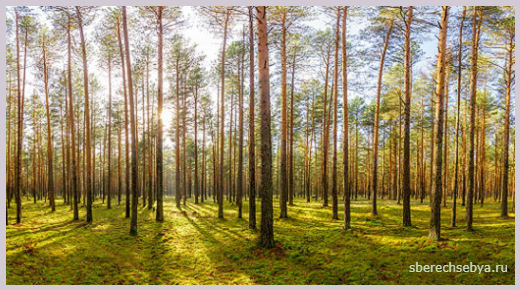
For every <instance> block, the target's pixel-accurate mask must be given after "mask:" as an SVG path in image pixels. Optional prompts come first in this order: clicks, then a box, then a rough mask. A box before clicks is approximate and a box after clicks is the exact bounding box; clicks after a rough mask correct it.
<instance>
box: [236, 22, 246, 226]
mask: <svg viewBox="0 0 520 290" xmlns="http://www.w3.org/2000/svg"><path fill="white" fill-rule="evenodd" d="M242 38H243V39H242V55H241V57H240V62H239V63H240V65H241V68H240V71H241V73H240V74H239V75H240V76H239V80H240V82H239V83H238V86H239V89H238V165H237V166H238V170H237V174H238V176H237V205H238V218H242V199H243V195H244V186H243V184H242V183H243V181H242V179H243V176H244V173H243V170H244V168H243V163H244V148H243V147H244V112H243V107H244V90H243V87H244V86H243V75H244V72H243V71H244V56H245V31H244V35H243V37H242Z"/></svg>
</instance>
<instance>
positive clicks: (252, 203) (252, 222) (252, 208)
mask: <svg viewBox="0 0 520 290" xmlns="http://www.w3.org/2000/svg"><path fill="white" fill-rule="evenodd" d="M248 8H249V137H248V141H249V142H248V143H249V148H248V154H249V156H248V163H249V166H248V167H249V228H250V229H252V230H256V183H255V166H256V164H255V63H254V62H255V61H254V59H255V52H254V40H255V38H254V35H253V33H254V31H253V30H254V29H253V18H254V15H253V6H249V7H248Z"/></svg>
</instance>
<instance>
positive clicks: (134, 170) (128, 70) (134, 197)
mask: <svg viewBox="0 0 520 290" xmlns="http://www.w3.org/2000/svg"><path fill="white" fill-rule="evenodd" d="M126 22H127V21H126V6H123V36H124V39H125V53H126V57H125V60H126V73H127V78H128V95H129V96H128V97H129V98H128V99H129V100H130V127H131V132H132V212H131V220H130V235H137V203H138V198H139V196H137V174H138V173H137V142H136V133H137V128H136V124H135V116H134V115H135V110H134V87H133V84H132V63H131V60H130V44H129V39H128V27H127V23H126Z"/></svg>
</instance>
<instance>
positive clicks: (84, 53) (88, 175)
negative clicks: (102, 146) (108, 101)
mask: <svg viewBox="0 0 520 290" xmlns="http://www.w3.org/2000/svg"><path fill="white" fill-rule="evenodd" d="M76 16H77V18H78V27H79V34H80V39H81V55H82V59H83V87H84V96H85V131H86V140H85V143H86V144H85V147H86V150H85V154H86V165H85V167H86V197H87V223H91V222H92V198H93V197H92V195H93V192H92V153H91V147H92V140H91V139H92V132H91V129H90V107H89V105H90V104H89V103H90V101H89V90H88V64H87V51H86V47H85V37H84V35H83V22H82V21H83V19H82V16H81V11H80V8H79V6H76Z"/></svg>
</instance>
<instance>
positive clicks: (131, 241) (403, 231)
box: [6, 198, 515, 284]
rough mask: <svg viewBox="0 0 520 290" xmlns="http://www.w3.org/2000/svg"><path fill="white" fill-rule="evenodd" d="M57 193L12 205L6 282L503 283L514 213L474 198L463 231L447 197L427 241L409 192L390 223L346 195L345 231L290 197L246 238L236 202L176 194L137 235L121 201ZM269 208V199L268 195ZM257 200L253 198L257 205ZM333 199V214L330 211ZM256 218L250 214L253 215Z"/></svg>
mask: <svg viewBox="0 0 520 290" xmlns="http://www.w3.org/2000/svg"><path fill="white" fill-rule="evenodd" d="M62 202H63V201H62V200H59V201H58V202H57V203H58V206H57V208H56V212H54V213H51V211H50V208H48V207H46V206H45V205H44V204H43V203H42V202H38V203H37V204H33V203H32V202H29V201H24V203H23V220H22V224H20V225H11V224H12V223H14V220H13V219H12V218H13V217H14V216H15V207H14V206H12V207H11V209H9V223H10V225H8V226H7V243H6V244H7V246H6V248H7V249H6V252H7V273H6V274H7V284H513V283H514V281H515V280H514V278H515V273H514V272H515V220H514V214H511V216H512V217H511V218H508V219H501V218H499V213H500V210H499V208H500V205H499V204H498V203H487V204H485V205H484V207H483V208H481V207H480V205H476V206H475V220H474V227H475V230H474V231H472V232H468V231H467V230H466V229H465V225H464V212H465V208H464V207H461V206H459V207H458V209H459V211H458V216H459V219H458V226H457V227H456V228H452V227H451V226H450V214H451V208H449V209H447V208H443V209H442V225H443V227H442V236H443V237H444V238H445V240H444V241H441V242H431V241H429V240H428V238H427V235H428V228H429V215H430V211H429V207H428V205H427V203H426V202H425V204H422V205H421V204H419V203H418V201H415V200H414V201H412V223H413V225H414V227H411V228H403V227H402V226H401V206H399V205H396V203H395V201H381V200H380V201H378V203H379V205H378V206H379V208H378V211H379V216H377V217H372V216H371V215H370V202H369V201H366V200H362V201H354V202H353V205H352V227H353V229H352V230H349V231H343V230H342V229H341V227H342V224H343V221H342V220H336V221H333V220H331V219H330V217H331V209H330V207H328V208H324V207H322V206H321V204H319V203H318V202H312V203H310V204H307V203H305V201H302V200H296V201H295V205H294V206H289V216H290V218H289V219H286V220H280V219H278V218H276V219H275V223H274V227H275V229H274V231H275V240H276V241H277V246H276V247H275V248H274V249H271V250H262V249H259V248H256V247H255V243H256V238H257V233H255V232H253V231H250V230H249V229H248V220H247V213H248V210H247V202H245V208H244V213H245V214H244V219H242V220H239V219H238V218H237V217H236V216H237V214H236V213H237V210H236V206H234V205H231V204H229V203H226V204H225V207H224V208H225V217H226V218H225V219H224V220H220V219H218V218H216V213H217V205H216V204H214V203H213V201H212V200H211V201H210V202H205V203H204V204H198V205H195V204H193V203H191V202H188V205H187V206H186V207H182V211H179V210H178V209H176V208H175V206H174V204H173V200H172V199H171V198H167V200H166V203H165V221H164V222H163V223H156V222H155V212H152V211H150V210H148V209H140V210H139V222H138V227H139V234H138V235H137V236H136V237H132V236H130V235H129V224H130V221H129V219H125V217H124V202H122V203H121V205H117V201H116V202H115V205H114V206H113V208H112V209H110V210H107V209H106V206H105V205H102V204H101V203H100V202H99V201H98V202H96V203H95V204H94V212H93V216H94V222H93V223H92V224H91V225H87V224H86V223H85V222H84V215H85V209H84V208H81V209H80V219H81V220H80V221H76V222H74V221H72V211H71V210H70V207H69V206H66V205H62ZM274 205H275V212H274V213H275V217H277V216H278V201H277V200H275V202H274ZM258 208H260V206H259V205H258V206H257V209H258ZM342 211H343V209H342V207H341V206H340V219H342V214H341V213H342ZM257 220H258V222H259V221H260V215H258V217H257ZM450 261H451V262H452V263H453V264H469V263H470V262H472V263H473V264H489V265H491V266H492V267H494V265H495V264H503V265H507V270H508V272H507V273H482V274H478V273H424V272H423V273H411V272H409V265H412V264H413V265H415V263H416V262H418V263H419V264H422V265H425V264H440V265H443V264H447V263H449V262H450Z"/></svg>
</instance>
